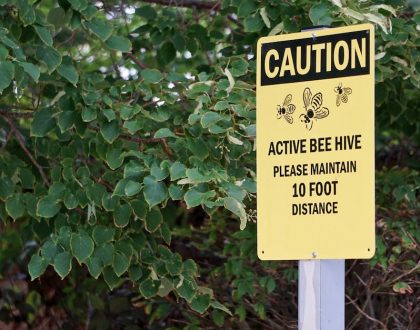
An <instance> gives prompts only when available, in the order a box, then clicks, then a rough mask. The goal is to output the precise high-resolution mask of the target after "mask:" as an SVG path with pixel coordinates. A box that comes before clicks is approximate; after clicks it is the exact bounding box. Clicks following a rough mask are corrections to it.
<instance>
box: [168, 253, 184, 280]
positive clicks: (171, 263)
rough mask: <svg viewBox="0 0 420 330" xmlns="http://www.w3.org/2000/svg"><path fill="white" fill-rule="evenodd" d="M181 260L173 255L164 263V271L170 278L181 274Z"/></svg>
mask: <svg viewBox="0 0 420 330" xmlns="http://www.w3.org/2000/svg"><path fill="white" fill-rule="evenodd" d="M182 266H183V264H182V259H181V257H180V256H179V255H177V254H174V255H173V256H172V257H171V258H170V259H169V260H167V261H166V262H165V267H166V270H167V271H168V272H169V274H171V275H172V276H177V275H179V274H181V272H182Z"/></svg>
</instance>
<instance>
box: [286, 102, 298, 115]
mask: <svg viewBox="0 0 420 330" xmlns="http://www.w3.org/2000/svg"><path fill="white" fill-rule="evenodd" d="M295 110H296V107H295V105H294V104H289V105H288V106H287V108H286V113H288V114H292V113H293V112H295Z"/></svg>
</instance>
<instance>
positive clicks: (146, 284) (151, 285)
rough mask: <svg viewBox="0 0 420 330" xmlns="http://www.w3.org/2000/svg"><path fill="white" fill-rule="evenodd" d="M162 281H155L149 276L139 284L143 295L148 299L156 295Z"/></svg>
mask: <svg viewBox="0 0 420 330" xmlns="http://www.w3.org/2000/svg"><path fill="white" fill-rule="evenodd" d="M159 286H160V281H154V280H152V279H151V278H147V279H146V280H144V281H143V282H141V283H140V285H139V290H140V293H141V294H142V296H143V297H144V298H146V299H149V298H152V297H154V296H156V294H157V293H158V291H159Z"/></svg>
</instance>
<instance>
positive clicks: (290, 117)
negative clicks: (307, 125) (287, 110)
mask: <svg viewBox="0 0 420 330" xmlns="http://www.w3.org/2000/svg"><path fill="white" fill-rule="evenodd" d="M284 119H286V121H287V122H288V123H289V124H293V118H292V116H290V115H288V114H285V115H284Z"/></svg>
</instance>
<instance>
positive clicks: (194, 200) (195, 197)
mask: <svg viewBox="0 0 420 330" xmlns="http://www.w3.org/2000/svg"><path fill="white" fill-rule="evenodd" d="M215 195H216V193H215V192H214V191H207V192H205V193H202V192H200V191H198V190H197V189H195V188H192V189H190V190H188V191H187V193H186V194H185V195H184V200H185V202H186V203H187V208H191V207H196V206H198V205H200V204H202V203H203V202H204V201H206V200H208V199H209V198H212V197H214V196H215Z"/></svg>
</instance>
